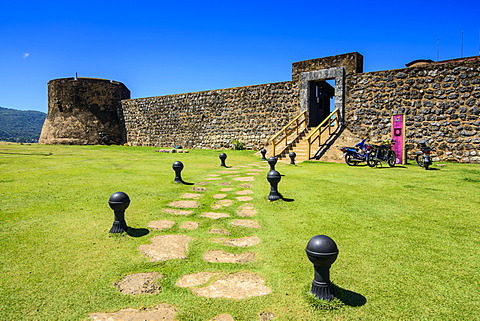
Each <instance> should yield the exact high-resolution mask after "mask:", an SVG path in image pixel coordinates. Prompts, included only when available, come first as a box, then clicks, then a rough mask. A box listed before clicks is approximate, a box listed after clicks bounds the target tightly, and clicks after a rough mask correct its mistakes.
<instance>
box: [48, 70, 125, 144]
mask: <svg viewBox="0 0 480 321" xmlns="http://www.w3.org/2000/svg"><path fill="white" fill-rule="evenodd" d="M123 99H130V90H128V88H127V87H126V86H125V85H124V84H122V83H121V82H118V81H112V80H108V79H97V78H60V79H53V80H50V81H49V82H48V115H47V118H46V119H45V123H44V124H43V128H42V133H41V135H40V139H39V143H42V144H67V145H115V144H117V145H118V144H123V143H125V142H126V132H125V124H124V119H123V112H122V105H121V101H122V100H123Z"/></svg>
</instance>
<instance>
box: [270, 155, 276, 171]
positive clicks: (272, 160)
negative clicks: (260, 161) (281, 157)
mask: <svg viewBox="0 0 480 321" xmlns="http://www.w3.org/2000/svg"><path fill="white" fill-rule="evenodd" d="M268 164H269V165H270V170H271V171H274V170H275V165H276V164H277V158H276V157H275V156H270V157H269V158H268Z"/></svg>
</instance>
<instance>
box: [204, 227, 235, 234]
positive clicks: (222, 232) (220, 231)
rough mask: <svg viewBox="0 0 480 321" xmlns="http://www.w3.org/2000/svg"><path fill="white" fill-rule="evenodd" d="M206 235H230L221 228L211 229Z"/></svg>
mask: <svg viewBox="0 0 480 321" xmlns="http://www.w3.org/2000/svg"><path fill="white" fill-rule="evenodd" d="M208 233H212V234H223V235H230V232H229V231H227V230H225V229H223V228H212V229H211V230H210V231H208Z"/></svg>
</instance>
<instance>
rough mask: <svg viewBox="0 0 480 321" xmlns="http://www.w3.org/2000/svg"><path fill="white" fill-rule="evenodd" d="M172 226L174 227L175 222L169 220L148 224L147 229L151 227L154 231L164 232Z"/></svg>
mask: <svg viewBox="0 0 480 321" xmlns="http://www.w3.org/2000/svg"><path fill="white" fill-rule="evenodd" d="M173 225H175V222H174V221H169V220H159V221H152V222H150V223H148V227H151V228H153V229H154V230H166V229H169V228H171V227H172V226H173Z"/></svg>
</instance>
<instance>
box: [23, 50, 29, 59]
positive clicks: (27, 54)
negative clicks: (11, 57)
mask: <svg viewBox="0 0 480 321" xmlns="http://www.w3.org/2000/svg"><path fill="white" fill-rule="evenodd" d="M29 56H30V53H29V52H25V53H23V54H22V58H23V59H27V58H28V57H29Z"/></svg>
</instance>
